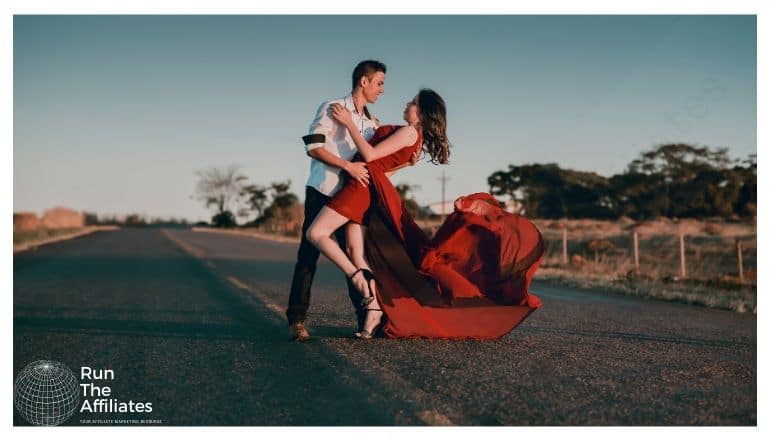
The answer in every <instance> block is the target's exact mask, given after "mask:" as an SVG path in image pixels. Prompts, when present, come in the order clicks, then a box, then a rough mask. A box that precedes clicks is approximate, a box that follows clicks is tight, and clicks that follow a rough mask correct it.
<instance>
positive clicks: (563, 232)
mask: <svg viewBox="0 0 770 440" xmlns="http://www.w3.org/2000/svg"><path fill="white" fill-rule="evenodd" d="M561 262H562V264H567V227H566V226H565V227H564V229H562V230H561Z"/></svg>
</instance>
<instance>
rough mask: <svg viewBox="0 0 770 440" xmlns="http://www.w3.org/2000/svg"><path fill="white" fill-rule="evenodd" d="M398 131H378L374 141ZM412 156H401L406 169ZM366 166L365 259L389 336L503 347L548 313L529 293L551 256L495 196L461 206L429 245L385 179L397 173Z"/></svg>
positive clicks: (469, 199) (529, 226) (475, 197)
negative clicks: (490, 342) (531, 319)
mask: <svg viewBox="0 0 770 440" xmlns="http://www.w3.org/2000/svg"><path fill="white" fill-rule="evenodd" d="M396 128H397V127H396ZM394 130H395V129H394V128H391V127H388V129H387V130H383V131H382V132H380V130H378V133H377V134H379V136H377V135H375V136H376V137H375V139H373V140H374V141H380V140H382V139H383V138H385V137H387V135H389V134H390V133H392V132H393V131H394ZM421 143H422V142H421V139H420V140H418V144H419V145H421ZM373 144H374V142H373ZM412 151H414V150H413V147H411V148H404V149H401V150H399V151H398V152H397V153H401V154H399V155H398V160H399V161H400V163H404V161H406V160H408V158H409V156H411V152H412ZM403 152H406V153H403ZM394 154H396V153H394ZM367 165H368V169H369V176H370V184H369V186H368V188H365V187H361V186H360V185H355V186H358V187H359V188H361V190H364V191H366V192H368V193H369V194H368V197H367V199H369V200H367V202H369V203H368V206H367V207H366V208H367V209H365V210H366V215H365V216H363V218H361V219H360V220H361V221H363V222H364V223H365V225H366V226H367V233H366V239H365V249H366V258H367V260H368V262H369V264H370V266H371V267H372V271H373V272H374V275H375V277H376V279H377V286H378V289H377V295H378V298H377V299H378V301H379V303H380V306H381V308H382V309H383V311H384V312H385V315H386V316H387V322H386V323H385V324H384V327H383V332H384V333H385V335H386V336H388V337H391V338H418V337H425V338H445V339H466V338H472V339H496V338H499V337H502V336H504V335H505V334H507V333H508V332H510V331H511V330H513V329H514V328H515V327H516V326H518V325H519V324H520V323H521V322H522V321H523V320H524V319H526V318H527V316H529V315H530V314H531V313H532V312H533V311H535V310H536V309H538V308H540V307H541V306H542V302H541V301H540V299H539V298H538V297H537V296H535V295H534V294H532V293H531V292H529V286H530V282H531V281H532V277H533V275H534V273H535V271H536V270H537V268H538V266H539V265H540V262H541V259H542V257H543V253H544V249H545V248H544V243H543V237H542V235H541V234H540V231H538V229H537V227H535V225H534V224H533V223H532V222H530V221H529V220H527V219H525V218H524V217H522V216H520V215H516V214H512V213H509V212H507V211H505V210H504V209H503V208H502V207H501V205H500V203H499V202H498V201H497V200H496V199H495V198H494V197H493V196H491V195H490V194H487V193H475V194H470V195H466V196H463V197H460V198H458V199H457V200H456V201H455V203H454V212H453V213H452V214H450V215H449V216H448V217H447V218H446V219H445V221H444V222H443V224H442V225H441V226H440V227H439V228H438V230H437V231H436V233H435V234H434V236H433V238H432V239H429V238H428V237H427V235H426V234H425V233H424V232H423V231H422V229H420V227H419V226H417V224H416V223H415V222H414V219H413V218H412V217H411V215H410V214H409V213H408V212H407V210H406V208H405V206H404V203H403V201H402V200H401V198H400V196H399V194H398V192H397V191H396V189H395V188H394V187H393V184H392V183H391V181H390V179H388V177H387V176H386V175H385V171H387V168H392V166H389V167H384V166H376V165H375V166H372V163H369V164H367ZM388 165H392V164H388ZM351 183H352V182H349V183H348V184H347V185H346V187H345V188H344V189H343V191H342V192H345V190H346V189H347V188H348V187H349V186H351ZM361 190H357V191H358V192H360V191H361ZM348 191H353V190H348ZM349 197H350V196H341V197H340V199H342V200H337V201H335V199H334V198H333V199H332V201H331V203H330V206H333V207H334V206H337V207H339V206H342V205H346V206H348V207H349V206H351V204H349V203H342V202H344V199H345V198H349ZM358 197H360V196H358ZM335 198H336V197H335ZM349 201H350V200H349ZM359 206H360V205H359ZM359 209H360V208H359ZM349 218H350V217H349Z"/></svg>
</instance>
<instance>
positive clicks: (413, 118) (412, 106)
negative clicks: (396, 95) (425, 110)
mask: <svg viewBox="0 0 770 440" xmlns="http://www.w3.org/2000/svg"><path fill="white" fill-rule="evenodd" d="M419 120H420V110H419V108H418V107H417V96H415V97H414V98H413V99H412V100H411V101H409V102H407V103H406V108H405V109H404V121H406V123H407V124H414V123H415V122H417V121H419Z"/></svg>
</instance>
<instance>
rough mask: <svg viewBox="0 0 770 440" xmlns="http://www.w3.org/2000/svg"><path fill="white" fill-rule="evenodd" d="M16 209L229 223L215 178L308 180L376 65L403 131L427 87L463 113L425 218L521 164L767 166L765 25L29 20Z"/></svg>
mask: <svg viewBox="0 0 770 440" xmlns="http://www.w3.org/2000/svg"><path fill="white" fill-rule="evenodd" d="M13 33H14V42H13V44H14V58H13V59H14V66H13V74H14V90H13V91H14V192H13V193H14V200H13V204H14V206H13V208H14V211H35V212H38V213H39V214H40V213H42V211H43V210H44V209H47V208H50V207H53V206H56V205H63V206H69V207H72V208H75V209H77V210H86V211H92V212H97V213H99V214H125V213H134V212H136V213H142V214H145V215H148V216H161V217H170V216H175V217H185V218H187V219H188V220H193V221H195V220H201V219H205V220H208V219H210V216H211V213H210V212H209V211H207V210H206V209H205V208H204V207H203V206H202V204H201V203H200V202H198V201H197V200H194V199H193V198H192V195H193V193H194V189H195V184H196V176H195V171H196V170H199V169H203V168H206V167H209V166H226V165H229V164H236V165H240V166H241V167H242V171H243V173H244V174H245V175H246V176H248V177H249V179H250V181H252V182H253V183H258V184H268V183H269V182H271V181H277V180H285V179H291V180H292V190H293V191H294V192H295V193H297V194H298V195H299V196H300V198H301V199H302V198H304V183H305V180H306V179H307V175H308V168H309V158H307V156H306V155H305V154H304V149H303V146H302V143H301V141H300V137H301V136H302V135H304V134H306V133H307V129H308V126H309V123H310V121H311V120H312V118H313V116H314V113H315V111H316V109H317V107H318V105H319V104H320V103H321V102H322V101H324V100H326V99H330V98H336V97H341V96H344V95H346V94H347V93H349V92H350V74H351V71H352V69H353V67H354V66H355V65H356V64H357V63H358V62H359V61H360V60H362V59H368V58H374V59H378V60H380V61H382V62H384V63H385V64H387V66H388V73H387V77H386V81H385V94H384V95H382V96H381V97H380V99H379V101H378V102H377V103H376V104H374V105H373V106H372V107H371V110H372V113H374V114H375V115H376V116H378V117H379V119H380V120H381V121H383V122H385V123H399V122H400V117H401V114H402V111H403V107H404V103H405V102H406V101H408V100H410V99H411V98H412V97H413V96H414V94H415V93H416V92H417V90H418V89H419V88H420V87H430V88H433V89H435V90H436V91H437V92H439V93H440V94H441V95H442V96H443V97H444V98H445V100H446V102H447V107H448V134H449V138H450V141H451V142H452V143H453V144H454V149H453V152H452V161H451V163H450V164H449V165H446V166H436V165H431V164H429V163H427V162H421V163H419V164H418V165H416V166H414V167H411V168H407V169H405V170H403V171H401V172H399V173H398V174H397V175H396V176H394V178H393V181H394V182H396V183H400V182H408V183H411V184H416V185H420V186H421V189H419V190H418V191H417V192H416V193H415V196H416V199H417V200H418V202H420V203H421V204H427V203H432V202H437V201H440V199H441V185H440V182H439V180H438V178H439V177H440V176H441V171H442V170H445V171H446V173H447V176H448V177H449V178H450V179H451V180H449V181H448V182H447V198H448V199H453V198H455V197H457V196H459V195H462V194H467V193H471V192H477V191H486V190H488V187H487V185H486V178H487V176H488V175H489V174H491V173H492V172H494V171H496V170H501V169H506V168H507V166H508V165H509V164H525V163H533V162H539V163H545V162H557V163H559V165H561V166H563V167H567V168H574V169H579V170H585V171H596V172H598V173H600V174H603V175H607V176H609V175H612V174H615V173H619V172H622V171H623V170H624V169H625V166H626V165H627V164H628V163H629V162H630V161H631V160H633V159H634V158H636V157H637V156H638V154H639V153H640V152H641V151H643V150H647V149H650V148H652V147H653V146H654V145H656V144H660V143H663V142H688V143H693V144H697V145H708V146H711V147H729V149H730V153H731V155H732V156H733V157H736V158H738V157H741V158H742V157H746V156H747V155H749V154H755V153H756V150H757V148H756V80H757V78H756V67H757V66H756V19H755V17H754V16H524V15H522V16H392V15H391V16H16V17H15V18H14V30H13Z"/></svg>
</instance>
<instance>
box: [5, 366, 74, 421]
mask: <svg viewBox="0 0 770 440" xmlns="http://www.w3.org/2000/svg"><path fill="white" fill-rule="evenodd" d="M78 391H79V390H78V380H77V377H76V376H75V374H74V373H73V372H72V371H70V369H69V368H67V366H66V365H64V364H62V363H61V362H56V361H35V362H32V363H31V364H29V365H27V366H26V367H24V369H23V370H22V371H21V373H19V375H18V377H17V378H16V382H15V383H14V384H13V404H14V406H15V407H16V409H17V410H18V411H19V414H21V416H22V417H24V419H25V420H26V421H28V422H29V423H31V424H33V425H37V426H56V425H60V424H62V423H64V422H66V421H67V420H68V419H69V418H70V417H71V416H72V414H73V413H74V412H75V411H76V410H77V408H78V405H79V404H80V393H79V392H78Z"/></svg>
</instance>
